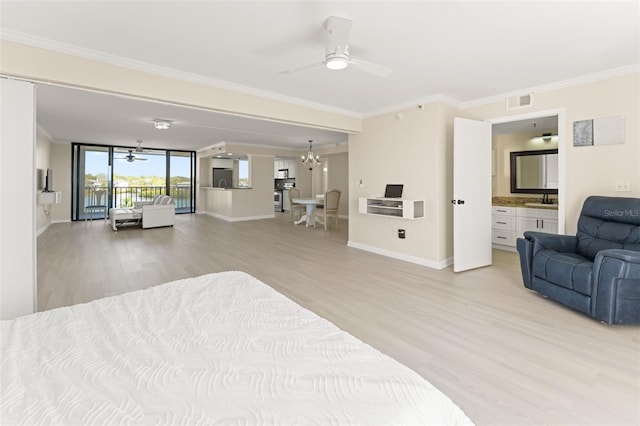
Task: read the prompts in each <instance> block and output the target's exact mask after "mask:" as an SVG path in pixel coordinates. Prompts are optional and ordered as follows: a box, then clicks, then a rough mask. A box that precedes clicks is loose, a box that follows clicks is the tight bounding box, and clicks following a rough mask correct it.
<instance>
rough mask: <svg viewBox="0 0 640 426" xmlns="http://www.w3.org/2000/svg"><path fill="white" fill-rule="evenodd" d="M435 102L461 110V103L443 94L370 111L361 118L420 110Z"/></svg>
mask: <svg viewBox="0 0 640 426" xmlns="http://www.w3.org/2000/svg"><path fill="white" fill-rule="evenodd" d="M435 102H440V103H443V104H446V105H449V106H452V107H455V108H460V101H458V100H455V99H453V98H450V97H449V96H446V95H443V94H441V93H438V94H436V95H431V96H427V97H423V98H419V99H415V100H412V101H407V102H402V103H400V104H396V105H392V106H388V107H385V108H380V109H377V110H373V111H369V112H367V113H365V114H363V115H362V117H361V118H371V117H375V116H378V115H383V114H388V113H391V112H397V111H402V110H405V109H409V108H418V107H420V106H421V105H423V104H430V103H435Z"/></svg>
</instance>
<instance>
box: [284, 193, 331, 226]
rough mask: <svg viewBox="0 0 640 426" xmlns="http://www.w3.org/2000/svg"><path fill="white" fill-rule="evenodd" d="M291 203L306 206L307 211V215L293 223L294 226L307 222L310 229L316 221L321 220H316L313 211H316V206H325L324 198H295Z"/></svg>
mask: <svg viewBox="0 0 640 426" xmlns="http://www.w3.org/2000/svg"><path fill="white" fill-rule="evenodd" d="M291 202H292V203H297V204H304V205H305V207H306V209H307V210H306V212H305V214H303V215H302V217H301V218H300V219H299V220H296V221H295V222H293V223H294V224H296V225H299V224H301V223H302V222H305V221H306V226H307V227H309V226H310V225H313V224H314V223H315V220H319V219H317V218H315V219H314V217H313V210H314V209H315V207H316V206H318V205H322V204H324V199H323V198H319V197H315V198H294V199H292V200H291Z"/></svg>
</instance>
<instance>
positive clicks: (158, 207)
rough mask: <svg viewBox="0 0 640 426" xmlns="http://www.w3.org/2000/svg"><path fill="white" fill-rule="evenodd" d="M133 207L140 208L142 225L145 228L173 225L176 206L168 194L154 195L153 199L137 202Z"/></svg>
mask: <svg viewBox="0 0 640 426" xmlns="http://www.w3.org/2000/svg"><path fill="white" fill-rule="evenodd" d="M135 209H141V210H142V227H143V228H145V229H146V228H157V227H159V226H173V225H174V223H175V219H176V206H175V205H174V204H173V197H169V196H168V195H156V197H155V198H154V199H153V201H141V202H137V203H136V204H135Z"/></svg>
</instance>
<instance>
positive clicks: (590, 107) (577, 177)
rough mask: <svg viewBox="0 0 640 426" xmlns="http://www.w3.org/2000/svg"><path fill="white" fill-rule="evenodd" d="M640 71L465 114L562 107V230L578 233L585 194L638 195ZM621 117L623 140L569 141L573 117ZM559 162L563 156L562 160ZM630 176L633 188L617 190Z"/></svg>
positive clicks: (488, 115)
mask: <svg viewBox="0 0 640 426" xmlns="http://www.w3.org/2000/svg"><path fill="white" fill-rule="evenodd" d="M639 93H640V73H634V74H628V75H625V76H621V77H615V78H611V79H608V80H602V81H597V82H592V83H587V84H582V85H579V86H572V87H566V88H562V89H558V90H553V91H548V92H540V93H535V94H534V98H533V99H534V102H533V106H532V107H529V108H526V109H517V110H512V111H506V109H505V102H504V101H502V102H495V103H492V104H489V105H483V106H478V107H475V108H469V109H467V110H465V111H464V114H465V116H466V117H469V118H476V119H482V120H487V119H492V118H498V117H505V116H509V115H517V114H524V113H529V112H534V111H546V110H552V109H557V108H565V109H566V123H565V129H564V131H565V134H566V135H567V140H566V141H564V142H565V148H566V149H565V151H564V153H565V158H564V161H565V171H566V172H565V182H564V183H565V197H564V200H565V204H566V205H565V218H564V219H565V233H566V234H569V235H572V234H575V233H576V229H577V220H578V217H579V215H580V211H581V209H582V204H583V202H584V200H585V198H587V197H588V196H589V195H605V196H622V197H640V96H639ZM614 116H622V117H624V119H625V129H624V134H625V143H624V144H620V145H600V146H588V147H574V146H573V122H574V121H579V120H589V119H595V118H604V117H614ZM561 161H562V160H561ZM618 181H628V182H629V183H630V184H631V188H632V191H631V192H615V183H616V182H618Z"/></svg>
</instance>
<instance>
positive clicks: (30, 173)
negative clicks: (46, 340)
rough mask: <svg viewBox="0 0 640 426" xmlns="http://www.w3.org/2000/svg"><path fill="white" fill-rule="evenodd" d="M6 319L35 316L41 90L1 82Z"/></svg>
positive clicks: (0, 283)
mask: <svg viewBox="0 0 640 426" xmlns="http://www.w3.org/2000/svg"><path fill="white" fill-rule="evenodd" d="M0 122H1V123H2V126H0V128H1V130H0V194H2V196H1V197H0V319H1V320H8V319H13V318H15V317H18V316H22V315H26V314H30V313H33V312H35V310H36V301H37V298H36V297H37V288H36V232H35V226H36V221H35V215H34V210H35V203H36V192H35V190H34V189H35V188H36V186H35V185H36V184H35V175H36V168H35V129H36V123H35V90H34V86H33V84H31V83H25V82H22V81H16V80H10V79H4V78H3V79H0Z"/></svg>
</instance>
